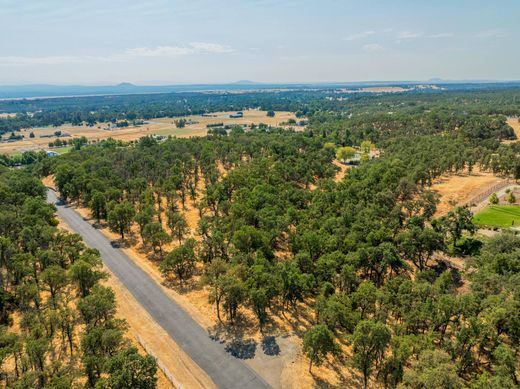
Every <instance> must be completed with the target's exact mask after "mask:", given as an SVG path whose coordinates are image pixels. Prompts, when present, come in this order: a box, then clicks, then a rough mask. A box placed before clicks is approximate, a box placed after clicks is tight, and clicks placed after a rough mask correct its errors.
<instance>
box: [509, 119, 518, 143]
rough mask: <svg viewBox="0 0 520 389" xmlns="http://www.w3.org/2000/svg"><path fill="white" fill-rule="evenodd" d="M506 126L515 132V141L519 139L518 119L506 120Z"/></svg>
mask: <svg viewBox="0 0 520 389" xmlns="http://www.w3.org/2000/svg"><path fill="white" fill-rule="evenodd" d="M507 124H508V125H509V126H510V127H511V128H512V129H513V130H514V131H515V135H516V138H517V140H518V139H520V119H518V118H512V117H511V118H507Z"/></svg>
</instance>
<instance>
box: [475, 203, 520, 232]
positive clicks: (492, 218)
mask: <svg viewBox="0 0 520 389" xmlns="http://www.w3.org/2000/svg"><path fill="white" fill-rule="evenodd" d="M473 222H474V223H475V224H477V225H482V226H491V227H502V228H508V227H518V226H520V206H516V205H490V206H488V207H486V208H484V209H483V210H482V211H480V212H479V213H477V214H476V215H475V217H474V218H473Z"/></svg>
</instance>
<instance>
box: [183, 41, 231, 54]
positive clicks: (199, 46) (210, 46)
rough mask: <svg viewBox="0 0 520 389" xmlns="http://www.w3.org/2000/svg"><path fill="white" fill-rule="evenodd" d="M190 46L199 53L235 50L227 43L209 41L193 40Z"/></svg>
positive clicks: (219, 52) (220, 52)
mask: <svg viewBox="0 0 520 389" xmlns="http://www.w3.org/2000/svg"><path fill="white" fill-rule="evenodd" d="M190 46H191V47H192V48H193V49H194V50H195V51H197V52H199V53H217V54H222V53H232V52H233V51H235V50H233V49H232V48H231V47H229V46H226V45H221V44H219V43H207V42H192V43H190Z"/></svg>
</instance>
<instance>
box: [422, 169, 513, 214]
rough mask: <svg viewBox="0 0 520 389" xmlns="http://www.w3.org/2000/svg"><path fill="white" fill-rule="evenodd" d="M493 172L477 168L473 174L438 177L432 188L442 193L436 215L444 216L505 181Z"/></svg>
mask: <svg viewBox="0 0 520 389" xmlns="http://www.w3.org/2000/svg"><path fill="white" fill-rule="evenodd" d="M505 180H506V179H505V178H501V177H497V176H495V175H494V174H493V173H489V172H482V171H480V170H478V169H475V170H474V171H473V172H472V173H471V174H468V173H462V174H450V175H444V176H442V177H440V178H439V179H437V180H436V181H435V182H434V184H433V185H432V186H431V188H430V189H431V190H433V191H434V192H436V193H438V194H439V195H440V203H439V204H438V205H437V213H436V215H435V216H442V215H444V214H446V213H448V211H450V210H451V209H452V208H454V207H455V206H457V205H463V204H466V203H467V202H468V201H470V200H471V199H473V198H475V197H476V196H478V195H479V194H481V193H484V192H485V191H487V190H488V189H489V188H491V187H492V186H494V185H496V184H498V183H500V182H503V181H505Z"/></svg>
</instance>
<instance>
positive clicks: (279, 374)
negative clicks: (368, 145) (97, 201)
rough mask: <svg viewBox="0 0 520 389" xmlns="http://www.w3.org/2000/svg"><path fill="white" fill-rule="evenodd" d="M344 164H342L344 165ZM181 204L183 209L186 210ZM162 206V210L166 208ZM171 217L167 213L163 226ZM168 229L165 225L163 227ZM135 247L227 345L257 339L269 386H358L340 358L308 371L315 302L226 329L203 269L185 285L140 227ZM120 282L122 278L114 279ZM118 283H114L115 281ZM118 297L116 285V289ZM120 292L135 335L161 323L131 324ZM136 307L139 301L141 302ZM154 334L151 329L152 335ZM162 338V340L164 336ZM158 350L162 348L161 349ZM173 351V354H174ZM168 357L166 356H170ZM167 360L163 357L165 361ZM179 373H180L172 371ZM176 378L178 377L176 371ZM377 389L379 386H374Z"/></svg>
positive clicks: (192, 219) (190, 216) (173, 294)
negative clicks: (306, 352) (272, 342)
mask: <svg viewBox="0 0 520 389" xmlns="http://www.w3.org/2000/svg"><path fill="white" fill-rule="evenodd" d="M339 165H341V166H339ZM339 165H338V166H339V167H340V169H341V171H340V172H339V173H338V177H336V178H337V179H338V180H339V179H341V178H342V176H343V175H344V173H345V171H346V169H347V168H348V167H347V166H346V165H342V164H339ZM44 183H45V184H46V185H48V186H51V187H52V185H53V181H52V178H46V179H45V180H44ZM200 184H201V185H200V187H199V193H201V191H202V190H203V185H202V184H203V181H200ZM178 205H179V209H181V210H182V207H181V206H180V204H178ZM186 206H187V207H186V209H184V210H182V212H183V213H184V215H185V217H186V218H187V220H188V224H189V227H190V230H191V232H190V235H191V236H194V237H196V238H197V236H196V234H195V228H196V226H197V223H198V221H199V215H198V210H197V208H196V207H194V206H193V204H192V202H191V200H188V201H187V202H186ZM165 208H166V207H165V204H163V209H165ZM76 210H77V211H78V212H79V213H80V214H81V215H82V216H83V217H84V218H86V219H90V217H91V215H90V212H89V210H88V209H85V208H76ZM165 220H166V216H165V215H163V223H164V222H165ZM163 227H166V226H165V225H163ZM100 231H101V232H102V233H103V234H105V235H106V236H107V237H108V238H109V239H111V240H116V239H119V236H118V235H117V234H115V233H113V232H111V231H110V230H108V228H106V227H104V228H101V229H100ZM131 239H132V240H133V243H134V244H133V245H132V246H130V247H127V248H124V249H123V251H124V252H125V254H127V255H128V256H129V257H130V258H131V259H132V260H133V261H134V262H135V263H136V264H137V265H138V266H139V267H140V268H141V269H142V270H143V271H145V272H146V273H147V274H148V275H150V277H151V278H152V279H154V281H156V283H157V284H158V285H161V287H162V289H163V291H164V292H165V293H166V294H167V295H168V296H169V297H170V298H172V299H173V300H174V301H176V302H177V303H178V304H180V305H181V306H182V307H183V309H184V310H185V311H187V312H188V313H189V314H190V315H191V316H192V318H193V319H194V320H195V321H197V322H198V323H199V324H200V325H201V326H202V327H204V328H206V329H207V330H208V332H209V333H210V334H212V335H214V336H217V337H218V338H220V339H221V340H225V341H236V340H238V341H249V340H251V341H254V342H256V343H257V352H256V354H255V358H253V359H248V360H246V363H248V364H249V365H250V366H251V367H252V368H253V369H255V370H256V371H257V372H258V373H259V374H260V375H261V376H262V377H264V379H266V380H267V381H268V382H269V384H270V385H271V386H273V387H275V388H311V387H320V388H343V387H358V386H359V384H360V380H359V379H360V377H359V374H358V373H357V371H354V370H352V369H351V368H350V367H349V366H348V365H345V364H344V363H343V362H338V361H337V360H330V361H328V362H327V363H325V364H324V365H323V366H321V367H315V368H313V372H312V374H311V373H309V372H308V360H307V358H305V357H304V356H303V354H302V351H301V344H302V338H303V336H304V334H305V333H306V332H307V330H308V329H309V328H311V327H312V326H313V325H314V324H315V315H314V309H313V305H314V302H313V301H311V300H308V301H306V302H305V303H298V304H297V306H296V307H293V308H289V309H287V310H286V311H285V312H282V311H281V310H280V309H276V310H273V311H272V312H271V315H270V316H271V321H270V322H269V323H268V324H267V325H266V326H265V328H264V331H263V332H261V331H260V329H259V326H258V323H257V320H256V318H255V316H254V314H253V312H252V311H251V310H250V309H248V308H244V307H243V308H241V309H240V314H239V319H238V321H237V323H236V324H235V325H234V326H230V325H222V324H220V323H219V321H218V318H217V315H216V309H215V306H214V305H212V304H209V302H208V294H209V290H208V289H207V288H206V287H201V286H200V277H201V273H202V265H200V264H199V265H198V269H197V272H196V274H195V276H194V277H193V278H192V279H191V280H189V281H188V282H185V283H184V285H183V286H181V285H180V284H179V283H178V282H176V281H175V280H174V281H172V282H167V281H165V279H164V277H163V275H162V273H161V272H160V269H159V263H160V261H158V260H157V259H156V258H154V256H153V255H150V252H149V251H148V250H145V249H144V248H143V246H142V242H141V241H140V238H139V237H138V234H137V227H134V230H133V237H132V238H131ZM177 245H178V243H177V242H176V241H173V242H172V243H171V244H169V245H167V247H165V251H169V250H171V249H172V248H174V247H176V246H177ZM115 282H116V283H117V280H115ZM112 283H114V281H112ZM111 286H112V287H113V288H114V289H115V290H116V293H117V284H116V285H111ZM117 294H118V304H120V302H125V303H124V304H125V306H126V308H125V307H124V306H123V307H119V308H118V309H119V312H120V314H121V315H122V316H123V317H124V318H126V319H127V320H128V321H129V323H130V332H131V333H133V334H135V333H139V332H138V331H140V328H153V325H156V323H154V322H153V319H151V318H150V320H149V321H147V323H148V324H146V325H144V326H142V325H140V324H136V325H132V321H133V320H135V319H133V317H134V316H147V315H140V314H138V312H137V311H136V310H137V308H140V309H142V307H132V306H131V304H130V303H129V302H128V301H127V298H126V297H125V296H124V294H122V296H120V295H121V293H117ZM136 304H137V303H136ZM153 332H154V331H152V334H153ZM265 335H269V336H276V337H277V342H278V343H279V345H280V348H281V350H282V353H281V354H280V355H279V356H278V357H269V356H266V355H265V354H263V352H261V341H262V338H263V337H264V336H265ZM160 338H161V339H162V338H163V337H162V336H161V337H160ZM344 349H345V352H346V353H347V354H348V353H349V350H348V347H346V346H345V345H344ZM159 350H161V349H160V346H159ZM170 353H171V351H170ZM164 358H167V357H166V356H165V357H164ZM161 359H163V357H161ZM170 371H173V372H175V370H170ZM174 375H176V374H175V373H174ZM373 387H375V386H373Z"/></svg>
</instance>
